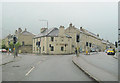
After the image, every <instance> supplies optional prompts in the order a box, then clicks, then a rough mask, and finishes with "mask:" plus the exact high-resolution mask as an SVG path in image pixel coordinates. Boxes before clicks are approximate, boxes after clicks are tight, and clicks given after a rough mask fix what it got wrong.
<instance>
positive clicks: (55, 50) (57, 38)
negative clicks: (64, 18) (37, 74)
mask: <svg viewBox="0 0 120 83" xmlns="http://www.w3.org/2000/svg"><path fill="white" fill-rule="evenodd" d="M71 44H72V38H71V37H70V36H69V35H68V34H66V33H65V28H64V26H60V27H59V29H58V28H50V29H47V28H42V29H41V31H40V34H38V35H36V36H35V37H34V38H33V53H40V54H71V53H73V52H74V50H73V49H72V47H71V46H72V45H71Z"/></svg>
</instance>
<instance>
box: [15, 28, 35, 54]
mask: <svg viewBox="0 0 120 83" xmlns="http://www.w3.org/2000/svg"><path fill="white" fill-rule="evenodd" d="M15 35H16V37H17V38H18V42H19V43H20V44H21V45H20V47H19V52H21V53H32V44H33V42H32V39H33V38H34V36H35V35H34V34H32V33H31V32H29V31H27V29H26V28H25V30H24V31H22V29H21V28H19V29H18V31H17V30H16V31H15Z"/></svg>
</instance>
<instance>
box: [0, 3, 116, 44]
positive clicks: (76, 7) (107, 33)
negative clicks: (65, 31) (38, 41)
mask: <svg viewBox="0 0 120 83" xmlns="http://www.w3.org/2000/svg"><path fill="white" fill-rule="evenodd" d="M40 20H48V28H52V27H57V28H59V26H60V25H62V26H65V28H67V27H68V26H69V24H70V23H72V24H73V25H74V26H75V27H76V28H80V27H83V28H85V29H87V30H89V31H90V32H93V33H95V34H99V35H100V38H103V39H105V40H109V41H110V42H112V43H114V42H115V41H117V40H118V36H117V34H118V3H117V2H4V3H2V36H3V37H5V36H6V35H8V34H9V33H11V34H13V33H14V32H15V30H16V29H18V28H22V29H23V30H24V29H25V28H27V30H28V31H30V32H32V33H33V34H35V35H36V34H39V33H40V28H42V27H46V26H47V23H46V21H40Z"/></svg>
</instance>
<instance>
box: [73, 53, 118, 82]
mask: <svg viewBox="0 0 120 83" xmlns="http://www.w3.org/2000/svg"><path fill="white" fill-rule="evenodd" d="M72 61H73V63H75V65H77V66H78V67H79V68H80V69H81V70H83V71H84V72H85V73H86V74H88V75H89V76H90V77H92V78H93V79H95V80H96V81H98V82H100V81H118V59H115V58H113V56H111V55H106V54H105V53H103V52H100V53H97V54H91V55H82V54H80V56H79V57H76V56H73V60H72Z"/></svg>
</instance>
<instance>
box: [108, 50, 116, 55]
mask: <svg viewBox="0 0 120 83" xmlns="http://www.w3.org/2000/svg"><path fill="white" fill-rule="evenodd" d="M107 55H115V51H114V50H113V49H108V50H107Z"/></svg>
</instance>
